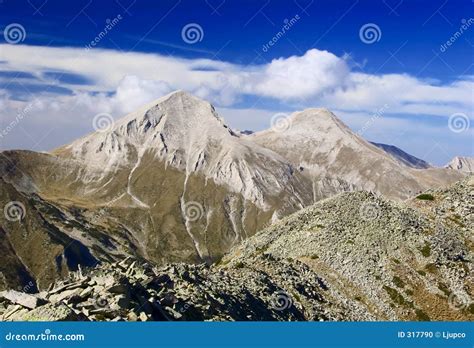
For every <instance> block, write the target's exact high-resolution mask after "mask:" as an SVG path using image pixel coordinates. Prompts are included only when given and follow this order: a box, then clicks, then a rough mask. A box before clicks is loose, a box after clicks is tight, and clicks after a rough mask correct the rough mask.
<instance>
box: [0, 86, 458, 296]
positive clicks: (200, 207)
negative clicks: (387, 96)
mask: <svg viewBox="0 0 474 348" xmlns="http://www.w3.org/2000/svg"><path fill="white" fill-rule="evenodd" d="M290 121H291V126H290V127H289V128H288V129H283V130H280V129H271V130H268V131H264V132H259V133H255V134H252V135H242V134H237V133H235V132H233V131H232V130H231V129H230V128H229V127H228V126H227V125H226V124H225V123H223V121H222V119H221V118H220V117H219V115H218V114H217V113H216V111H215V109H214V107H213V106H212V105H211V104H209V103H208V102H206V101H204V100H201V99H199V98H196V97H194V96H192V95H190V94H188V93H186V92H183V91H178V92H174V93H171V94H169V95H167V96H165V97H163V98H160V99H158V100H156V101H154V102H153V103H150V104H148V105H146V106H144V107H142V108H140V109H139V110H137V111H135V112H132V113H131V114H129V115H127V116H125V117H124V118H122V119H120V120H118V121H116V122H115V123H113V124H111V125H110V127H106V128H105V129H101V130H98V131H96V132H94V133H91V134H89V135H87V136H85V137H83V138H80V139H78V140H76V141H74V142H72V143H71V144H68V145H65V146H62V147H60V148H58V149H56V150H55V151H53V152H52V153H49V154H48V153H36V152H32V151H5V152H3V153H2V155H1V156H0V183H1V184H0V206H3V207H5V211H7V207H8V208H9V209H10V208H12V207H13V209H11V211H12V216H8V215H7V214H6V213H5V214H4V215H1V214H0V227H1V228H2V230H0V231H1V233H2V234H3V235H4V242H3V243H2V244H1V245H0V248H1V250H4V251H5V255H6V256H4V257H0V260H1V261H2V262H0V273H1V275H2V276H1V277H0V287H3V288H10V287H16V286H25V284H29V283H30V281H31V280H33V281H34V283H35V284H34V287H37V288H39V289H44V288H46V287H48V285H49V284H50V283H51V282H53V281H54V280H55V279H56V278H58V277H63V276H65V275H67V273H68V272H69V271H76V270H78V269H79V266H80V265H82V266H93V265H96V264H98V263H110V262H113V261H114V260H117V259H120V258H123V257H124V256H131V257H133V258H135V259H138V260H142V261H144V262H145V261H147V260H148V261H151V262H154V263H157V264H165V263H168V262H180V261H184V262H188V263H212V262H214V261H216V260H219V259H220V258H221V257H222V256H223V255H224V254H225V253H226V252H227V251H229V250H230V249H231V248H232V247H233V246H235V245H238V244H239V243H240V242H241V241H242V240H244V239H247V238H248V237H250V236H252V235H254V234H255V233H256V232H257V231H259V230H261V229H263V228H264V227H265V226H267V225H269V224H271V223H274V222H276V221H278V220H279V219H281V218H282V217H284V216H287V215H289V214H291V213H293V212H296V211H298V210H300V209H302V208H304V207H307V206H309V205H311V204H313V203H314V202H316V201H319V200H321V199H323V198H326V197H329V196H332V195H334V194H336V193H339V192H342V191H352V190H361V189H365V190H369V191H373V192H375V193H378V194H383V195H386V196H388V197H393V198H396V199H405V198H408V197H409V196H410V195H413V194H415V193H417V192H419V191H422V190H425V189H428V188H433V187H438V186H441V185H445V184H448V183H451V182H453V181H454V180H457V179H459V178H462V177H463V173H460V172H456V171H453V170H449V169H433V168H430V169H423V170H415V169H413V168H410V167H408V166H406V165H405V164H404V163H401V162H400V161H396V160H395V159H393V158H392V157H391V156H389V155H388V154H387V153H386V152H384V151H383V150H381V149H379V148H377V147H376V146H374V145H372V144H370V143H368V142H367V141H365V140H364V139H362V138H360V137H358V136H357V135H355V134H354V133H352V132H351V131H350V130H349V129H348V128H347V127H346V126H345V125H344V124H343V123H342V122H341V121H340V120H339V119H337V117H336V116H335V115H333V114H332V113H330V112H329V111H327V110H319V109H310V110H306V111H303V112H300V113H296V114H295V115H293V116H292V118H291V119H290ZM15 212H16V215H15V214H14V213H15ZM18 213H20V214H18ZM30 288H33V287H32V286H30Z"/></svg>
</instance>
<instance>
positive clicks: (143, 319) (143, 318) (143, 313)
mask: <svg viewBox="0 0 474 348" xmlns="http://www.w3.org/2000/svg"><path fill="white" fill-rule="evenodd" d="M139 318H140V320H141V321H148V315H146V313H145V312H140V316H139Z"/></svg>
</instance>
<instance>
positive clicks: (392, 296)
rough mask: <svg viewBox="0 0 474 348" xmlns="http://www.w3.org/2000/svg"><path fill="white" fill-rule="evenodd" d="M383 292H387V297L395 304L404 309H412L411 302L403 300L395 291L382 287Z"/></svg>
mask: <svg viewBox="0 0 474 348" xmlns="http://www.w3.org/2000/svg"><path fill="white" fill-rule="evenodd" d="M383 288H384V290H385V291H386V292H387V294H388V296H390V299H391V300H392V301H393V302H395V303H396V304H398V305H400V306H404V307H410V308H413V302H409V301H407V300H405V298H404V297H403V295H402V294H400V293H399V292H398V291H397V290H395V289H393V288H391V287H389V286H386V285H384V286H383Z"/></svg>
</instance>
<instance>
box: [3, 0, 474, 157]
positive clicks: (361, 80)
mask: <svg viewBox="0 0 474 348" xmlns="http://www.w3.org/2000/svg"><path fill="white" fill-rule="evenodd" d="M473 10H474V3H473V2H472V1H471V0H465V1H463V0H458V1H456V0H448V1H446V0H444V1H413V0H412V1H407V0H405V1H403V0H384V1H368V0H366V1H363V0H360V1H353V0H347V1H329V0H327V1H321V0H314V1H312V0H309V1H308V0H297V1H293V0H289V1H277V0H270V1H268V0H267V1H231V0H196V1H185V0H182V1H159V2H157V1H140V0H138V1H135V0H118V1H116V0H115V1H99V0H92V1H90V0H86V1H74V2H64V1H53V0H47V1H45V0H29V1H22V0H18V1H3V2H1V3H0V21H1V22H0V27H1V28H2V29H3V30H4V35H3V37H0V39H1V40H2V42H1V44H0V98H1V99H0V106H2V108H1V109H2V111H1V113H0V121H1V123H0V128H2V133H1V137H0V146H1V148H2V149H8V148H28V149H33V150H49V149H51V148H54V147H56V146H59V145H61V144H63V143H67V142H70V141H71V140H73V139H74V138H76V137H79V136H81V135H84V134H85V133H88V132H90V131H92V130H93V129H92V122H91V120H92V119H93V117H94V116H95V115H96V114H98V113H109V114H111V115H112V116H113V117H115V118H118V117H120V116H122V115H123V114H124V113H126V112H128V111H131V110H133V108H135V107H137V106H138V105H140V104H142V103H145V102H148V101H150V100H153V99H155V98H157V97H159V96H161V95H163V94H166V93H168V92H169V91H171V90H174V89H178V88H180V89H185V90H188V91H190V92H192V93H194V94H196V95H198V96H200V97H203V98H205V99H208V100H210V101H211V102H213V103H214V104H215V105H216V106H217V108H218V110H219V112H220V114H221V116H223V117H224V118H225V119H226V121H227V122H228V123H229V124H230V125H231V126H233V127H236V128H240V129H254V130H260V129H264V128H267V127H269V126H270V125H271V118H272V115H274V114H275V113H279V112H284V113H288V114H290V113H291V112H293V111H296V110H301V109H304V108H307V107H327V108H329V109H331V110H333V111H334V112H335V113H336V115H338V116H339V117H341V118H342V119H343V120H344V121H345V122H346V123H347V124H348V125H349V126H350V127H351V128H352V129H353V130H354V131H357V132H359V133H360V134H362V135H363V136H364V137H365V138H367V139H369V140H372V141H377V142H385V143H390V144H394V145H396V146H399V147H401V148H402V149H404V150H406V151H408V152H410V153H412V154H414V155H416V156H419V157H421V158H423V159H425V160H427V161H430V162H432V163H435V164H438V165H441V164H444V163H445V162H447V161H448V160H449V159H450V158H451V157H453V156H455V155H465V156H474V140H473V139H474V138H473V137H474V135H473V134H474V133H473V126H472V125H473V124H474V121H473V99H474V98H473V97H474V94H473V93H474V92H473V85H474V78H473V76H474V65H473V57H474V22H473V21H474V19H472V18H471V17H474V11H473ZM470 19H472V21H471V20H470ZM285 23H287V25H286V28H285V29H284V25H285ZM11 24H15V25H17V28H18V25H19V28H20V30H19V31H18V33H19V34H20V40H18V37H15V36H13V37H8V35H6V32H7V29H9V27H8V25H11ZM107 24H109V28H108V29H107V31H106V33H105V34H104V32H105V27H106V25H107ZM110 24H113V26H111V25H110ZM187 25H188V26H190V27H191V28H194V29H196V30H197V31H196V33H197V35H198V37H197V39H198V40H195V41H196V42H193V37H191V38H187V37H186V36H183V35H184V34H183V28H184V27H186V26H187ZM463 26H464V28H463ZM364 28H367V29H366V30H363V29H364ZM283 29H284V30H283ZM10 30H11V27H10ZM101 32H102V33H101ZM11 33H13V34H14V32H11ZM189 33H191V34H192V32H189ZM364 33H365V34H366V35H369V36H367V37H366V36H364ZM370 33H373V34H374V35H375V36H374V37H371V36H370ZM93 40H95V41H96V44H95V45H94V46H90V47H89V49H86V48H85V47H86V46H87V45H90V42H91V41H93ZM272 40H273V44H272V45H271V46H270V45H268V42H269V41H272ZM16 41H18V42H16ZM447 41H451V42H450V44H449V46H447V45H446V42H447ZM264 45H267V46H266V48H264ZM442 45H445V46H442Z"/></svg>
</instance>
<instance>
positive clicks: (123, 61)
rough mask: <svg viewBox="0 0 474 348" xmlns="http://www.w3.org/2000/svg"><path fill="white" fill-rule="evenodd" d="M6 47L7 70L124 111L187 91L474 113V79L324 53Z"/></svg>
mask: <svg viewBox="0 0 474 348" xmlns="http://www.w3.org/2000/svg"><path fill="white" fill-rule="evenodd" d="M0 50H1V52H2V60H4V61H6V63H5V64H3V69H8V70H13V71H24V72H29V73H31V74H33V75H35V76H41V72H43V71H46V70H60V71H65V72H70V73H74V74H79V75H84V76H85V77H87V78H88V79H90V80H91V81H92V82H91V84H90V85H81V86H77V85H72V84H67V83H64V84H62V86H63V87H68V88H71V89H73V90H74V91H76V93H79V92H91V91H95V92H97V91H99V92H109V93H111V92H115V93H116V94H117V96H116V97H117V98H118V99H120V98H123V100H124V101H125V102H123V103H122V104H123V105H124V106H126V105H127V102H126V100H127V98H128V97H129V98H133V99H135V100H140V99H141V100H143V101H145V102H146V101H149V100H150V98H157V97H159V96H161V95H162V94H163V93H166V92H167V91H169V90H172V89H184V90H188V91H190V92H192V93H195V94H196V95H198V96H200V97H202V98H206V99H208V100H210V101H212V102H214V103H216V104H217V105H221V106H231V105H233V104H235V103H236V102H238V101H240V100H241V99H242V97H243V96H245V95H251V96H256V97H264V98H270V99H276V100H279V101H280V102H284V103H287V104H288V105H290V106H293V107H295V106H296V105H297V106H298V107H308V106H314V105H323V106H326V107H330V108H333V107H339V108H341V109H345V110H350V111H371V110H374V109H376V108H378V107H380V105H383V104H389V105H391V106H392V108H391V110H393V112H396V113H407V114H420V113H421V114H429V115H441V116H446V117H447V116H449V115H450V114H452V113H455V112H464V113H471V112H472V107H473V101H472V94H471V91H472V90H473V88H474V80H473V79H472V77H469V76H468V77H464V78H460V79H459V80H457V81H454V82H452V83H449V84H439V83H437V82H436V81H425V80H421V79H418V78H415V77H413V76H410V75H406V74H385V75H370V74H364V73H357V72H351V71H350V68H349V67H348V65H347V64H346V60H345V58H340V57H337V56H335V55H334V54H332V53H330V52H327V51H320V50H317V49H312V50H309V51H307V52H306V53H305V54H304V55H302V56H292V57H288V58H279V59H274V60H273V61H271V62H270V63H268V64H263V65H249V66H242V65H237V64H231V63H226V62H221V61H215V60H209V59H183V58H176V57H168V56H162V55H158V54H147V53H136V52H129V53H121V52H118V51H114V50H100V49H94V50H89V51H86V50H84V49H80V48H57V47H56V48H55V47H37V46H22V45H0ZM126 76H129V77H128V78H127V79H126V80H124V78H125V77H126ZM112 102H113V103H115V102H116V101H112ZM128 110H129V109H128V108H124V110H123V111H128Z"/></svg>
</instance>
